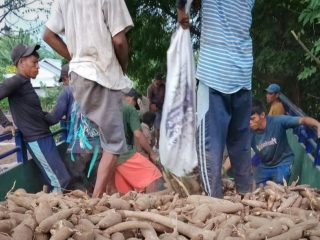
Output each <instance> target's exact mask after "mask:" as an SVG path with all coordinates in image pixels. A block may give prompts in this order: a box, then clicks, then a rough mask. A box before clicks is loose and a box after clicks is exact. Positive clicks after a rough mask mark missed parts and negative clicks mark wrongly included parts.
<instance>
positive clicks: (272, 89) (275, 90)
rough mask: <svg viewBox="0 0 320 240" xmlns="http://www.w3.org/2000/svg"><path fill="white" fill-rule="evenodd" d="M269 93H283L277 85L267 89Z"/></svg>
mask: <svg viewBox="0 0 320 240" xmlns="http://www.w3.org/2000/svg"><path fill="white" fill-rule="evenodd" d="M266 91H267V93H279V92H281V87H280V86H279V85H278V84H276V83H272V84H270V85H269V86H268V87H267V88H266Z"/></svg>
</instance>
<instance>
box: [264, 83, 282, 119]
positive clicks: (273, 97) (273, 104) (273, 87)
mask: <svg viewBox="0 0 320 240" xmlns="http://www.w3.org/2000/svg"><path fill="white" fill-rule="evenodd" d="M266 92H267V96H266V97H267V103H268V104H270V111H269V115H270V116H272V115H285V114H286V110H285V109H284V106H283V104H282V102H281V101H280V99H279V95H280V92H281V88H280V86H279V85H278V84H276V83H272V84H270V85H269V86H268V87H267V88H266Z"/></svg>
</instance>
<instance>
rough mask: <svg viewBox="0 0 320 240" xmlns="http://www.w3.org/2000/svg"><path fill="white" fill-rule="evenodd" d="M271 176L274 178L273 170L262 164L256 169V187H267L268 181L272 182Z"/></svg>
mask: <svg viewBox="0 0 320 240" xmlns="http://www.w3.org/2000/svg"><path fill="white" fill-rule="evenodd" d="M271 176H272V169H270V168H269V167H266V166H264V165H263V164H260V165H259V166H258V167H257V168H256V172H255V176H254V177H255V182H256V186H257V187H260V186H264V185H266V183H267V181H269V180H271Z"/></svg>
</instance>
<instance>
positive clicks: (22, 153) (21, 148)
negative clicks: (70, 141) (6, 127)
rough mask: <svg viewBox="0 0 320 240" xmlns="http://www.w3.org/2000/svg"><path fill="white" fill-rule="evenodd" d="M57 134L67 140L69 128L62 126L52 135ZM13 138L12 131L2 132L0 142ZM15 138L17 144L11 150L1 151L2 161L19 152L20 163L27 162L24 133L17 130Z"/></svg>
mask: <svg viewBox="0 0 320 240" xmlns="http://www.w3.org/2000/svg"><path fill="white" fill-rule="evenodd" d="M57 135H59V140H60V141H65V140H66V136H67V129H66V128H60V129H59V130H58V131H56V132H54V133H52V136H57ZM12 138H13V136H12V134H11V133H5V134H0V142H3V141H7V140H11V139H12ZM14 139H15V144H16V146H15V147H14V148H13V149H11V150H8V151H6V152H4V153H0V161H1V160H2V159H3V158H5V157H8V156H10V155H12V154H15V153H16V154H17V155H16V161H17V162H18V163H25V162H26V161H27V160H28V154H27V147H26V144H25V142H24V141H23V139H22V134H21V132H20V131H19V130H17V131H16V134H15V136H14Z"/></svg>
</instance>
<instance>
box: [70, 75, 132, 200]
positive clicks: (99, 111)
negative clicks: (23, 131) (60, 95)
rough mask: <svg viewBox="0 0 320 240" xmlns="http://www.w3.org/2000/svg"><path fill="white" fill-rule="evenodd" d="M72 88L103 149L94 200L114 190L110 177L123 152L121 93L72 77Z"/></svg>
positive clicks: (124, 146) (77, 76) (75, 76)
mask: <svg viewBox="0 0 320 240" xmlns="http://www.w3.org/2000/svg"><path fill="white" fill-rule="evenodd" d="M71 87H72V91H73V95H74V98H75V101H76V102H77V103H79V105H80V111H81V112H82V113H83V114H85V115H86V116H87V117H88V119H89V120H91V121H92V122H94V123H95V124H96V125H97V126H98V128H99V135H100V143H101V147H102V149H103V154H102V158H101V160H100V163H99V167H98V171H97V180H96V184H95V189H94V191H93V196H94V197H97V196H100V195H101V194H102V193H103V192H105V191H106V190H107V187H108V189H109V190H110V191H111V190H112V189H113V188H114V184H113V180H114V179H113V177H112V176H113V174H114V167H115V163H116V160H117V156H118V155H119V154H121V153H124V152H125V151H126V141H125V135H124V130H123V121H122V113H121V110H120V108H121V104H122V101H121V97H122V93H121V91H114V90H110V89H107V88H105V87H102V86H101V85H99V84H97V83H95V82H93V81H90V80H87V79H84V78H82V77H81V76H79V75H77V74H76V73H74V72H72V73H71Z"/></svg>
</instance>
